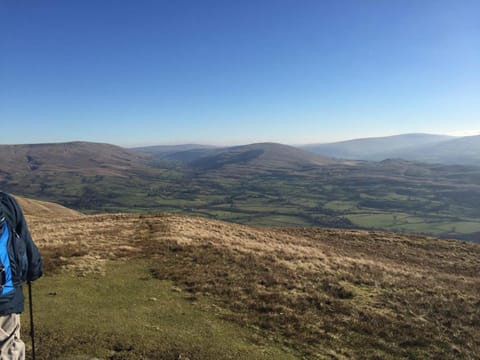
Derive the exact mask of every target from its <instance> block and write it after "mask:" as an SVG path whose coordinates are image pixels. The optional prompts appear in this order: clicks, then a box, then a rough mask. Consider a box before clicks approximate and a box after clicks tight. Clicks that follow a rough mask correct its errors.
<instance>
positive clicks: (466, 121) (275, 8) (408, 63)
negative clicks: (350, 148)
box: [0, 0, 480, 146]
mask: <svg viewBox="0 0 480 360" xmlns="http://www.w3.org/2000/svg"><path fill="white" fill-rule="evenodd" d="M479 19H480V1H478V0H447V1H446V0H421V1H419V0H241V1H240V0H169V1H166V0H129V1H126V0H101V1H99V0H82V1H75V0H42V1H37V0H22V1H18V0H0V126H1V128H0V143H1V144H24V143H43V142H64V141H76V140H83V141H94V142H106V143H112V144H117V145H121V146H140V145H159V144H182V143H199V144H215V145H230V144H231V145H234V144H246V143H253V142H263V141H274V142H282V143H287V144H306V143H321V142H330V141H337V140H345V139H352V138H359V137H371V136H385V135H394V134H401V133H416V132H424V133H434V134H453V135H458V136H462V135H473V134H480V20H479Z"/></svg>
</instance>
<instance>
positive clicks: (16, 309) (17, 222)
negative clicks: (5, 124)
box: [0, 192, 42, 360]
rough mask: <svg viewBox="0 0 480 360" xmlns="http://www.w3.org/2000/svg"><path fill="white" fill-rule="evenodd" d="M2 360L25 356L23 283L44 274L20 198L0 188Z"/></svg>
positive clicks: (0, 345) (0, 333) (0, 319)
mask: <svg viewBox="0 0 480 360" xmlns="http://www.w3.org/2000/svg"><path fill="white" fill-rule="evenodd" d="M0 275H1V278H0V281H1V286H0V360H7V359H8V360H19V359H20V360H23V359H25V344H24V343H23V341H22V340H21V339H20V313H22V312H23V308H24V296H23V288H22V285H23V283H25V282H31V281H34V280H36V279H38V278H39V277H40V276H42V258H41V256H40V253H39V251H38V249H37V247H36V245H35V244H34V243H33V240H32V237H31V235H30V231H29V230H28V227H27V223H26V221H25V217H24V215H23V212H22V210H21V209H20V206H19V205H18V203H17V201H16V200H15V199H14V198H13V197H12V196H11V195H8V194H6V193H3V192H0Z"/></svg>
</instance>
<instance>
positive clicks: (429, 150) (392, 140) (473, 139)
mask: <svg viewBox="0 0 480 360" xmlns="http://www.w3.org/2000/svg"><path fill="white" fill-rule="evenodd" d="M302 148H303V149H305V150H308V151H311V152H313V153H315V154H320V155H324V156H331V157H334V158H341V159H355V160H366V161H382V160H385V159H389V158H398V159H404V160H410V161H418V162H427V163H440V164H457V165H477V166H480V135H477V136H468V137H461V138H457V137H452V136H446V135H431V134H403V135H395V136H387V137H377V138H364V139H354V140H348V141H340V142H335V143H328V144H315V145H306V146H302Z"/></svg>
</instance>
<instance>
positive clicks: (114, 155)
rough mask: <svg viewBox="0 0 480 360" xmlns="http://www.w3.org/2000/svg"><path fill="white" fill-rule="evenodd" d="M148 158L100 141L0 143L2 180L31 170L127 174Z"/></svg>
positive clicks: (0, 177)
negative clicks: (26, 143)
mask: <svg viewBox="0 0 480 360" xmlns="http://www.w3.org/2000/svg"><path fill="white" fill-rule="evenodd" d="M146 161H147V157H146V155H142V154H138V153H135V152H132V151H129V150H126V149H124V148H121V147H119V146H115V145H109V144H100V143H89V142H70V143H52V144H28V145H0V169H1V172H0V180H1V179H2V177H5V176H14V175H18V174H29V173H31V172H35V173H52V172H73V173H76V174H79V175H89V176H94V175H124V174H125V172H128V171H130V170H132V169H139V168H143V167H144V166H145V162H146Z"/></svg>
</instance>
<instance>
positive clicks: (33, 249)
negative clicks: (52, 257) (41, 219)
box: [9, 196, 42, 281]
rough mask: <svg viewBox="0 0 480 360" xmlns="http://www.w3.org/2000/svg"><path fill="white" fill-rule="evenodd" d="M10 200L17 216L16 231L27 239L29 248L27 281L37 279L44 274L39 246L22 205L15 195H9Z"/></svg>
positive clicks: (21, 237)
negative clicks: (36, 243)
mask: <svg viewBox="0 0 480 360" xmlns="http://www.w3.org/2000/svg"><path fill="white" fill-rule="evenodd" d="M9 200H10V201H11V202H12V207H11V208H12V209H13V210H14V214H13V215H14V218H15V222H14V224H15V232H16V233H17V234H18V236H19V237H20V239H21V240H23V241H25V247H26V249H27V258H28V272H27V281H34V280H37V279H38V278H39V277H40V276H42V257H41V256H40V252H39V251H38V248H37V246H36V245H35V243H34V242H33V240H32V236H31V235H30V231H29V230H28V226H27V222H26V221H25V216H24V215H23V212H22V209H21V208H20V205H18V203H17V201H16V200H15V199H14V198H13V197H11V196H10V197H9Z"/></svg>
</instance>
